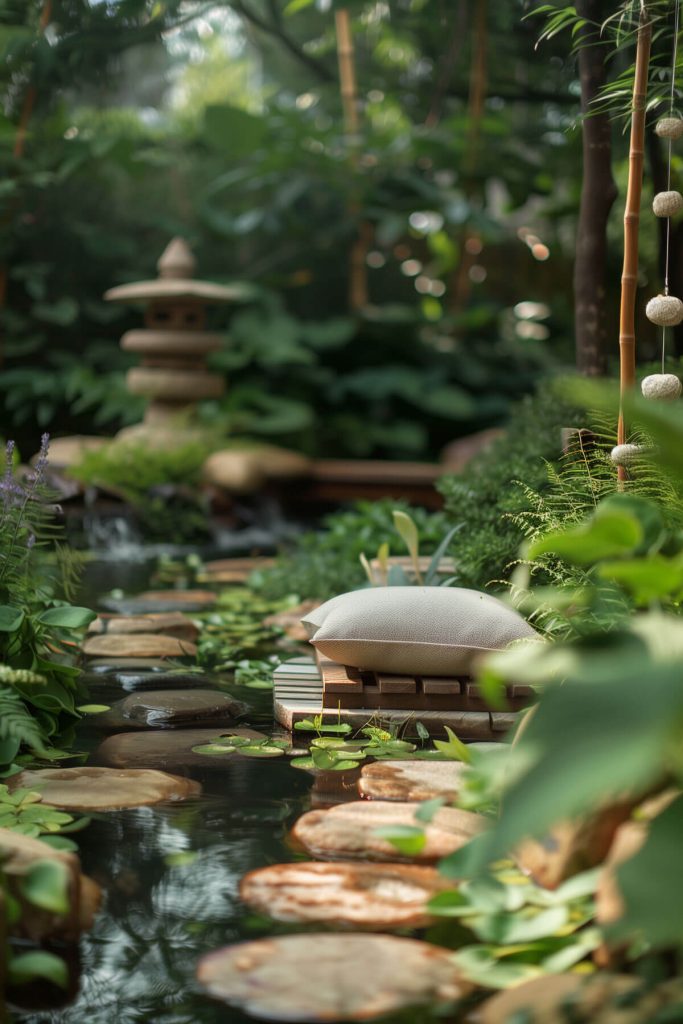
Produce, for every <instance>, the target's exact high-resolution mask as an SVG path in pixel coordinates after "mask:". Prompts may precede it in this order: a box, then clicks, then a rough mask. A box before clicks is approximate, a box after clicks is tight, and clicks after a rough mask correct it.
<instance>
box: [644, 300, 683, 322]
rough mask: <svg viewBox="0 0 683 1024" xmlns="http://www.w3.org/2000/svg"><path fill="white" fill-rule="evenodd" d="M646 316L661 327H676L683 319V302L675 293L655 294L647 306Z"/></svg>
mask: <svg viewBox="0 0 683 1024" xmlns="http://www.w3.org/2000/svg"><path fill="white" fill-rule="evenodd" d="M645 316H646V317H647V318H648V320H649V321H650V322H651V323H653V324H657V325H658V326H659V327H676V326H677V324H680V323H681V321H683V302H681V300H680V299H678V298H676V296H675V295H655V296H654V298H652V299H650V301H649V302H648V304H647V306H646V307H645Z"/></svg>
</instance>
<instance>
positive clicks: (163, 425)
mask: <svg viewBox="0 0 683 1024" xmlns="http://www.w3.org/2000/svg"><path fill="white" fill-rule="evenodd" d="M195 265H196V264H195V258H194V256H193V255H192V252H191V251H190V249H189V247H188V245H187V243H186V242H185V241H183V239H182V238H174V239H173V241H171V242H170V243H169V244H168V246H167V247H166V249H165V250H164V252H163V253H162V255H161V257H160V259H159V262H158V263H157V268H158V270H159V276H158V278H157V279H156V280H154V281H136V282H134V283H132V284H123V285H119V286H118V287H117V288H110V289H109V291H107V292H106V293H105V295H104V298H105V299H106V300H107V301H109V302H123V303H134V304H138V303H144V304H145V306H146V311H145V327H144V328H143V329H140V330H133V331H127V332H126V334H124V335H123V337H122V338H121V348H123V349H124V350H125V351H126V352H136V353H138V354H139V355H140V357H141V364H140V365H139V366H136V367H134V368H133V369H131V370H129V371H128V374H127V377H126V384H127V386H128V390H129V391H130V392H131V394H133V395H143V396H144V397H146V398H147V399H149V404H148V406H147V410H146V412H145V416H144V422H143V423H142V424H139V425H138V426H137V427H132V428H128V430H127V431H125V432H123V433H125V435H126V436H129V435H132V436H137V435H140V436H141V437H145V438H150V439H153V438H154V436H155V435H156V434H157V433H158V434H159V435H160V436H163V435H164V434H166V435H167V432H168V430H173V429H174V425H173V421H174V420H175V421H176V428H177V427H178V426H180V427H181V429H182V425H183V424H185V423H186V422H187V420H189V419H190V414H191V413H192V411H193V408H194V405H195V403H196V402H198V401H199V400H201V399H204V398H219V397H220V396H221V395H222V394H223V392H224V390H225V383H224V380H223V378H222V377H221V376H219V375H218V374H215V373H209V371H208V370H207V368H206V356H207V355H208V354H209V353H210V352H215V351H216V350H217V349H219V348H220V347H221V345H222V339H221V336H220V335H218V334H211V333H209V332H208V331H206V330H205V327H206V309H207V306H209V305H218V304H225V303H228V302H234V301H236V300H238V299H241V298H243V293H242V292H241V291H240V290H239V289H238V288H226V287H225V286H224V285H219V284H213V283H211V282H209V281H198V280H196V279H195V278H194V276H193V275H194V271H195Z"/></svg>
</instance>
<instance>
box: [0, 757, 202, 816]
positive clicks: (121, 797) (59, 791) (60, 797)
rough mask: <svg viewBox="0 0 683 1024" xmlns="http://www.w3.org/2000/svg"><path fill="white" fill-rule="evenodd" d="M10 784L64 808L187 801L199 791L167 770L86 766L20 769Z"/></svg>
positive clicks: (92, 808)
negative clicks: (35, 792)
mask: <svg viewBox="0 0 683 1024" xmlns="http://www.w3.org/2000/svg"><path fill="white" fill-rule="evenodd" d="M9 787H10V789H12V790H14V789H35V790H37V791H38V792H39V793H40V795H41V799H42V802H43V803H44V804H49V805H50V807H59V808H60V809H61V810H64V811H120V810H122V809H123V808H125V807H149V806H150V805H151V804H160V803H165V802H166V801H167V800H187V799H188V797H192V796H199V794H200V793H201V791H202V787H201V786H200V785H199V783H198V782H194V781H193V780H192V779H182V778H180V777H179V776H178V775H167V774H166V772H158V771H140V770H135V769H123V770H122V769H116V768H91V767H89V766H85V767H82V768H42V769H39V770H36V771H24V772H19V774H18V775H13V776H12V778H11V779H10V780H9Z"/></svg>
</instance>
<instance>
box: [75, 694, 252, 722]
mask: <svg viewBox="0 0 683 1024" xmlns="http://www.w3.org/2000/svg"><path fill="white" fill-rule="evenodd" d="M247 710H248V708H247V705H246V704H243V703H242V702H241V701H238V700H233V698H232V697H228V696H227V694H224V693H220V692H219V691H218V690H199V689H197V690H151V691H148V692H144V693H132V694H131V695H130V696H129V697H124V698H123V700H119V701H117V702H116V703H115V704H113V705H112V707H111V708H110V709H109V711H105V712H104V713H103V714H101V715H93V716H92V718H91V721H92V722H93V724H94V725H96V726H97V727H98V728H100V729H173V728H180V727H182V726H188V725H194V724H203V725H206V724H207V720H208V721H209V722H210V723H212V724H213V725H215V727H216V729H217V730H219V729H220V728H221V727H222V726H223V725H224V724H228V723H230V722H231V721H234V719H235V718H238V717H239V716H241V715H244V714H246V712H247Z"/></svg>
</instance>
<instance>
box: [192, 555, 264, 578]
mask: <svg viewBox="0 0 683 1024" xmlns="http://www.w3.org/2000/svg"><path fill="white" fill-rule="evenodd" d="M274 565H275V559H274V558H270V557H268V556H264V555H256V556H254V557H253V558H218V559H216V560H214V561H212V562H205V563H204V568H203V570H202V572H201V573H200V574H199V577H198V578H199V581H200V583H246V582H247V580H248V579H249V577H250V576H251V574H252V573H253V572H255V571H256V570H257V569H270V568H272V567H273V566H274Z"/></svg>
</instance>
